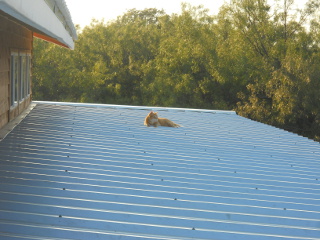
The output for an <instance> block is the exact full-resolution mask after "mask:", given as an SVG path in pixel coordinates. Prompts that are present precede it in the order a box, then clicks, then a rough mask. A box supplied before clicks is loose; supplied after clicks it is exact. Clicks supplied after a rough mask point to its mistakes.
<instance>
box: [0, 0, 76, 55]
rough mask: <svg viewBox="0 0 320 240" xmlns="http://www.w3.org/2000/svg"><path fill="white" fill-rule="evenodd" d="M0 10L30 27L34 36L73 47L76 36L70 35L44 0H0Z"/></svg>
mask: <svg viewBox="0 0 320 240" xmlns="http://www.w3.org/2000/svg"><path fill="white" fill-rule="evenodd" d="M0 10H1V11H3V12H5V13H6V14H8V15H10V16H11V17H13V18H15V19H16V20H18V21H19V22H21V23H23V24H24V25H26V26H27V27H28V28H30V29H31V30H32V31H33V32H34V33H35V34H34V36H35V37H39V38H41V39H44V40H46V41H50V42H53V43H56V44H59V45H62V46H65V47H68V48H70V49H74V40H75V39H76V37H77V36H76V35H75V34H73V35H74V36H71V35H70V33H69V32H68V31H67V30H66V28H65V27H64V26H63V24H62V22H61V21H60V20H59V19H58V18H57V16H56V15H55V14H54V12H53V11H52V10H51V9H50V8H49V6H48V5H47V4H46V2H45V1H43V0H33V1H23V0H0Z"/></svg>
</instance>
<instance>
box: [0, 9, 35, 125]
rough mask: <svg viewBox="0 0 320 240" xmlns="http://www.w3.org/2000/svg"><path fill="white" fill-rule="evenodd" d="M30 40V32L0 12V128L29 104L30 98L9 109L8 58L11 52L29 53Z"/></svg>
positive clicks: (30, 48) (30, 47) (31, 37)
mask: <svg viewBox="0 0 320 240" xmlns="http://www.w3.org/2000/svg"><path fill="white" fill-rule="evenodd" d="M32 39H33V36H32V31H30V30H28V29H27V28H26V27H24V26H22V25H20V24H18V23H16V22H15V21H14V20H13V19H11V18H10V17H9V16H7V15H6V14H5V13H3V12H1V11H0V128H1V127H3V126H4V125H5V124H6V123H8V121H10V120H12V119H13V118H15V117H16V116H17V115H19V114H20V113H21V112H22V111H23V110H24V109H25V108H26V107H27V106H28V105H29V103H30V99H31V96H29V97H28V98H26V99H25V100H24V101H22V102H20V103H19V104H18V105H17V106H16V107H15V108H13V109H10V56H11V52H19V51H23V52H26V51H27V52H31V51H32Z"/></svg>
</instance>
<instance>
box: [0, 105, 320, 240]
mask: <svg viewBox="0 0 320 240" xmlns="http://www.w3.org/2000/svg"><path fill="white" fill-rule="evenodd" d="M158 110H160V111H159V114H160V116H162V117H167V118H170V119H172V120H173V121H175V122H177V123H179V124H182V125H183V127H182V128H165V127H158V128H153V127H150V128H148V127H146V126H144V125H143V120H144V117H145V116H146V115H147V113H148V111H150V108H148V107H126V106H110V105H80V104H56V103H49V104H48V103H47V104H45V103H38V104H37V106H36V107H35V108H34V109H33V110H32V111H31V112H30V113H29V115H28V116H27V117H26V118H25V119H24V120H23V121H22V122H21V123H20V124H19V125H18V126H17V127H16V128H15V129H14V130H13V131H12V132H11V133H10V134H9V135H8V136H7V137H6V138H5V139H4V140H3V141H1V142H0V159H1V160H0V165H1V168H0V179H1V181H0V239H10V240H11V239H50V240H51V239H86V240H87V239H90V240H91V239H129V240H131V239H170V240H171V239H225V240H227V239H228V240H229V239H232V240H234V239H237V240H241V239H245V240H251V239H252V240H256V239H262V240H264V239H268V240H269V239H319V238H320V201H319V199H320V184H319V181H320V180H319V179H320V168H319V166H320V151H319V150H320V148H319V143H316V142H313V141H311V140H308V139H306V138H303V137H300V136H298V135H295V134H292V133H289V132H286V131H283V130H279V129H277V128H274V127H271V126H268V125H264V124H261V123H257V122H254V121H251V120H248V119H245V118H242V117H240V116H238V115H236V114H234V113H233V112H219V111H209V110H208V111H203V112H202V111H200V110H197V111H192V110H186V109H164V108H162V109H158ZM165 110H168V111H165Z"/></svg>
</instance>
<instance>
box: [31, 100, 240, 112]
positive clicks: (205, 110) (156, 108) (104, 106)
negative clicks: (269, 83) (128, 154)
mask: <svg viewBox="0 0 320 240" xmlns="http://www.w3.org/2000/svg"><path fill="white" fill-rule="evenodd" d="M32 103H35V104H47V105H65V106H75V107H92V108H117V109H135V110H150V111H173V112H203V113H220V114H236V112H235V111H229V110H210V109H194V108H173V107H153V106H131V105H115V104H101V103H75V102H53V101H32Z"/></svg>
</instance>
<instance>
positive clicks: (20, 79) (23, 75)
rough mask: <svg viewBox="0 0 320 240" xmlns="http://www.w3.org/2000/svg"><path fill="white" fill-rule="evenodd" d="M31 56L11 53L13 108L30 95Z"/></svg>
mask: <svg viewBox="0 0 320 240" xmlns="http://www.w3.org/2000/svg"><path fill="white" fill-rule="evenodd" d="M30 67H31V55H30V54H28V53H16V52H13V53H11V79H10V83H11V103H10V104H11V107H15V106H16V105H17V104H18V102H21V101H22V100H24V99H25V98H26V97H27V96H29V95H30Z"/></svg>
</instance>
